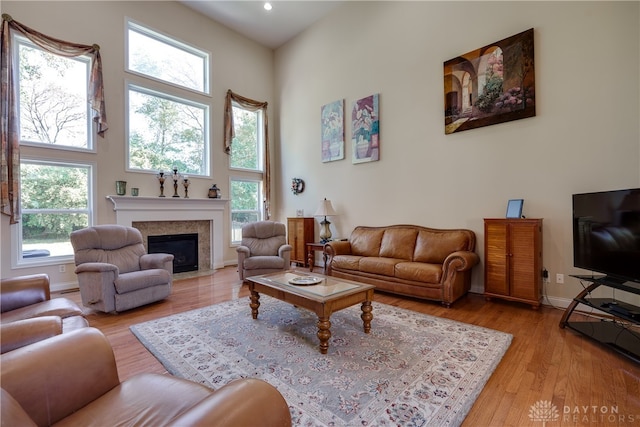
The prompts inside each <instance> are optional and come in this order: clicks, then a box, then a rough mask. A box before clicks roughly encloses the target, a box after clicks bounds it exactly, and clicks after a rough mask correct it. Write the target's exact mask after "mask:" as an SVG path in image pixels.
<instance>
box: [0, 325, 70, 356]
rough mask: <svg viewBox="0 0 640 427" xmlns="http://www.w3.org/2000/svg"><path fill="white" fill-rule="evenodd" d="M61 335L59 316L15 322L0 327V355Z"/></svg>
mask: <svg viewBox="0 0 640 427" xmlns="http://www.w3.org/2000/svg"><path fill="white" fill-rule="evenodd" d="M61 333H62V319H61V318H60V317H59V316H42V317H34V318H32V319H25V320H16V321H15V322H9V323H3V324H2V325H0V336H1V337H2V340H0V353H1V354H4V353H6V352H8V351H12V350H15V349H17V348H20V347H24V346H26V345H29V344H33V343H35V342H38V341H42V340H45V339H47V338H51V337H55V336H56V335H60V334H61Z"/></svg>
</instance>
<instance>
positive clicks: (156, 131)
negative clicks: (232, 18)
mask: <svg viewBox="0 0 640 427" xmlns="http://www.w3.org/2000/svg"><path fill="white" fill-rule="evenodd" d="M126 61H127V65H126V68H127V71H128V72H129V73H132V75H134V78H135V80H136V82H135V83H134V82H127V83H126V97H127V100H126V105H125V108H126V109H127V112H126V118H127V137H126V138H127V143H128V144H127V145H128V150H127V169H128V170H133V171H150V172H157V171H159V170H164V171H167V170H171V169H173V168H174V167H176V168H178V171H179V172H180V173H182V174H189V175H196V176H208V175H209V146H208V141H209V120H210V119H209V116H210V114H209V106H208V104H209V103H210V100H209V98H208V97H207V96H206V95H207V94H208V92H209V54H208V53H206V52H204V51H202V50H200V49H197V48H195V47H192V46H189V45H187V44H185V43H182V42H180V41H178V40H176V39H174V38H172V37H169V36H167V35H164V34H160V33H158V32H156V31H153V30H151V29H149V28H146V27H144V26H142V25H140V24H137V23H134V22H132V21H128V22H127V55H126Z"/></svg>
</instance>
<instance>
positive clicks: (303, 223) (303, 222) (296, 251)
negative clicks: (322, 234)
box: [287, 217, 316, 267]
mask: <svg viewBox="0 0 640 427" xmlns="http://www.w3.org/2000/svg"><path fill="white" fill-rule="evenodd" d="M315 222H316V221H315V219H314V218H304V217H295V218H287V236H288V243H289V244H290V245H291V246H293V250H292V251H291V262H295V263H296V264H298V265H304V266H305V267H306V266H307V255H308V254H307V243H311V242H313V241H314V239H315Z"/></svg>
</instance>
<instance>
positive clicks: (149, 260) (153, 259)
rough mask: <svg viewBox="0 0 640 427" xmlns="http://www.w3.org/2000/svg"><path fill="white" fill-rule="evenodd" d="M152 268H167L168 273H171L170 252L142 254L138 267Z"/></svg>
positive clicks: (171, 257) (171, 260) (142, 268)
mask: <svg viewBox="0 0 640 427" xmlns="http://www.w3.org/2000/svg"><path fill="white" fill-rule="evenodd" d="M153 268H161V269H163V270H167V271H168V272H169V274H173V255H172V254H162V253H156V254H144V255H142V256H141V257H140V269H141V270H151V269H153Z"/></svg>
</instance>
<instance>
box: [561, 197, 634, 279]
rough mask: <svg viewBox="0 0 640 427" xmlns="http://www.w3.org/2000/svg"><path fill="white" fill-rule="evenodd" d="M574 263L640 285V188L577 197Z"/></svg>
mask: <svg viewBox="0 0 640 427" xmlns="http://www.w3.org/2000/svg"><path fill="white" fill-rule="evenodd" d="M573 264H574V266H575V267H578V268H584V269H586V270H592V271H593V272H598V273H602V274H605V275H606V280H609V281H611V282H617V283H625V282H629V281H631V282H637V283H640V188H632V189H628V190H615V191H601V192H596V193H582V194H574V195H573Z"/></svg>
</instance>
